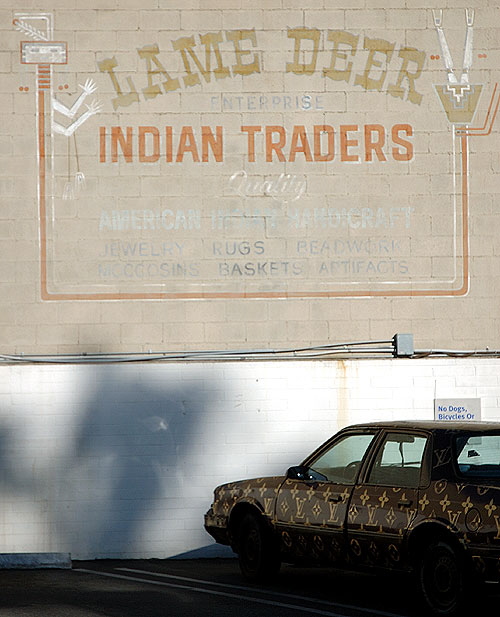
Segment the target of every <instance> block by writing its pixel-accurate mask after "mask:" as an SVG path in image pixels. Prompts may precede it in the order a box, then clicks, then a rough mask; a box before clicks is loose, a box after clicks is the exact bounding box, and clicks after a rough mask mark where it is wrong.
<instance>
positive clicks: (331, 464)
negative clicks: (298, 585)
mask: <svg viewBox="0 0 500 617" xmlns="http://www.w3.org/2000/svg"><path fill="white" fill-rule="evenodd" d="M375 435H376V431H375V430H372V431H369V432H362V431H357V432H345V433H341V434H339V435H338V436H337V437H335V438H334V439H333V440H332V441H331V442H329V443H327V444H326V445H325V446H324V447H322V448H320V449H319V450H318V451H316V452H315V453H313V455H311V457H309V458H308V459H306V461H305V462H304V464H303V465H301V466H299V467H293V468H291V469H290V470H289V473H288V475H287V478H286V480H285V481H284V483H283V484H282V485H281V487H280V489H279V492H278V495H277V500H276V511H275V523H276V527H277V529H278V531H279V533H280V538H281V547H282V552H283V553H284V554H285V555H286V554H288V555H290V556H292V557H293V558H301V557H307V558H313V559H314V560H316V561H324V562H329V563H334V562H336V561H339V560H341V559H342V557H343V556H344V555H345V549H346V546H345V529H346V527H345V524H346V515H347V509H348V506H349V500H350V497H351V493H352V491H353V488H354V484H355V482H356V479H357V477H358V473H359V470H360V469H361V466H362V464H363V461H364V460H365V458H366V457H367V453H368V451H369V448H370V445H371V444H372V442H373V441H374V438H375Z"/></svg>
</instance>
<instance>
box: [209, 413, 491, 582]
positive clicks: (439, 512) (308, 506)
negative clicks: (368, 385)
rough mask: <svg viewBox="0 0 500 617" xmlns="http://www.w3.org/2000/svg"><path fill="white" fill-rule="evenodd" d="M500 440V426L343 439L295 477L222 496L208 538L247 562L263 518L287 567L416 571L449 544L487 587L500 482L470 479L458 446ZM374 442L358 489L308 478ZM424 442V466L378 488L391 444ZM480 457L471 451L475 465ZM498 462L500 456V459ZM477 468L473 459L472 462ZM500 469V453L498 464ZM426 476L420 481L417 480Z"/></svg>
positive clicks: (245, 485) (437, 427)
mask: <svg viewBox="0 0 500 617" xmlns="http://www.w3.org/2000/svg"><path fill="white" fill-rule="evenodd" d="M485 434H490V435H500V424H494V423H474V424H472V423H471V424H465V423H464V424H450V423H443V422H411V423H410V422H390V423H371V424H366V425H357V426H352V427H348V428H346V429H343V430H342V431H341V432H340V433H338V434H337V435H335V436H334V437H333V438H332V439H330V440H329V441H328V442H326V443H325V444H324V445H323V446H321V447H320V448H318V449H317V450H316V451H315V452H313V453H312V454H311V455H310V456H309V457H308V458H307V459H306V460H305V461H304V463H303V464H302V465H301V466H300V467H296V468H291V470H289V473H288V474H287V475H286V476H279V477H270V478H258V479H252V480H243V481H239V482H233V483H230V484H225V485H222V486H219V487H217V488H216V490H215V493H214V502H213V504H212V507H211V508H210V510H209V511H208V512H207V514H206V515H205V528H206V530H207V531H208V532H209V533H210V534H211V535H212V536H213V537H214V538H215V540H216V541H217V542H220V543H222V544H229V545H231V546H232V547H233V550H235V551H236V552H238V525H239V522H240V521H241V519H242V516H243V515H244V513H246V512H250V511H252V512H256V513H258V514H259V516H260V517H261V518H262V520H263V521H264V522H265V524H266V525H267V528H268V530H269V531H270V532H271V534H272V535H273V537H274V538H276V539H277V540H278V542H279V547H280V554H281V556H282V559H283V560H284V561H290V562H297V561H302V560H308V561H313V562H317V563H322V564H332V565H337V566H342V565H349V567H352V566H360V567H366V566H368V567H376V568H384V569H397V570H411V568H412V566H413V564H414V557H415V554H416V553H417V552H418V550H419V549H420V548H421V546H422V545H423V544H424V543H425V542H426V541H428V539H429V538H430V537H435V536H437V535H443V536H445V537H447V538H449V539H453V542H456V543H457V545H460V547H461V548H462V549H463V554H464V556H465V557H466V560H467V564H468V565H470V566H471V567H472V568H473V570H474V572H475V573H476V574H477V575H478V576H479V577H480V578H481V579H483V580H495V581H499V580H500V477H499V476H498V475H496V477H495V474H493V477H490V478H487V477H466V476H465V475H464V474H463V473H461V471H460V468H459V466H458V465H457V452H456V448H457V446H456V444H457V439H461V438H462V436H463V435H466V436H468V437H471V438H472V439H473V440H474V439H478V438H481V436H483V435H485ZM364 435H367V436H368V438H369V439H371V441H370V444H369V446H368V447H367V449H366V451H365V453H364V457H363V459H362V460H361V461H358V462H357V463H359V464H358V465H357V468H356V475H355V476H353V478H352V480H348V481H344V482H339V481H331V480H328V481H324V478H323V477H321V476H317V477H305V478H304V477H301V473H302V471H303V470H304V469H308V468H309V465H310V463H311V462H314V461H318V460H321V456H322V453H324V452H328V451H329V449H333V447H332V446H335V445H336V444H339V443H341V442H342V440H345V439H346V438H349V437H351V438H354V437H361V438H362V437H363V436H364ZM388 436H392V439H393V441H394V443H404V442H405V441H411V439H414V440H420V441H421V443H422V444H423V446H422V447H423V454H422V460H421V463H420V465H419V467H418V468H416V467H415V466H414V467H413V468H412V467H411V466H407V467H405V466H404V465H403V466H401V467H399V468H397V469H396V468H390V469H389V468H386V471H385V473H387V469H389V471H390V473H391V474H394V473H395V472H397V474H400V476H399V478H398V477H396V476H397V474H396V475H395V476H394V482H393V483H390V482H388V481H386V480H382V481H378V482H375V481H372V480H371V479H372V478H374V477H375V476H374V475H373V471H372V470H373V468H374V466H375V465H376V461H377V460H378V459H380V456H381V449H382V447H383V444H385V443H387V441H388V440H389V439H390V437H388ZM476 454H477V453H476V452H475V451H474V449H469V451H468V455H469V456H471V457H474V456H475V455H476ZM495 456H496V455H495ZM471 460H473V459H471ZM497 463H498V466H499V468H500V453H499V458H498V460H497ZM417 473H418V478H416V474H417Z"/></svg>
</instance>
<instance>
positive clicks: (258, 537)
mask: <svg viewBox="0 0 500 617" xmlns="http://www.w3.org/2000/svg"><path fill="white" fill-rule="evenodd" d="M238 540H239V541H238V559H239V563H240V569H241V572H242V573H243V576H244V577H245V578H247V579H249V580H255V581H257V580H260V581H261V580H265V579H269V578H271V577H272V576H274V575H275V574H276V573H277V572H278V570H279V568H280V565H281V563H280V556H279V550H278V548H277V544H276V540H275V538H274V537H273V536H272V534H271V532H270V531H269V530H268V529H267V528H266V527H265V526H264V523H263V521H262V519H261V518H260V517H259V516H257V515H254V514H246V515H245V516H244V518H243V520H242V521H241V525H240V528H239V539H238Z"/></svg>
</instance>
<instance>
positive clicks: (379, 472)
mask: <svg viewBox="0 0 500 617" xmlns="http://www.w3.org/2000/svg"><path fill="white" fill-rule="evenodd" d="M428 442H429V437H428V435H426V434H423V433H419V432H411V431H409V432H402V431H387V432H385V433H384V435H383V437H382V438H381V439H380V441H379V444H378V445H377V449H376V451H375V453H374V454H373V457H372V460H371V461H370V464H369V465H368V466H367V468H366V469H365V470H364V474H363V477H361V478H360V482H359V483H358V485H357V486H356V487H355V488H354V490H353V493H352V498H351V503H350V507H349V512H348V517H347V535H348V542H349V552H350V556H351V559H352V560H354V561H357V562H361V563H364V564H367V565H374V566H381V567H389V568H399V567H402V566H403V562H402V555H401V549H402V544H403V541H404V537H405V532H406V530H407V529H408V527H409V526H410V524H411V522H412V520H413V518H414V517H415V515H416V513H417V509H418V499H419V487H421V486H424V485H426V484H428V483H429V474H428V469H429V466H428V464H427V461H426V458H427V453H428V451H429V447H428V445H429V444H428Z"/></svg>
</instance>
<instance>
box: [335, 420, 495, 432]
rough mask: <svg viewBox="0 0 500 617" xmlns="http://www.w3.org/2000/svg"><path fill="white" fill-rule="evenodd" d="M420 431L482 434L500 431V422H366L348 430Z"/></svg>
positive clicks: (349, 427) (353, 425) (348, 427)
mask: <svg viewBox="0 0 500 617" xmlns="http://www.w3.org/2000/svg"><path fill="white" fill-rule="evenodd" d="M354 428H355V429H370V428H376V429H384V428H385V429H394V430H397V429H404V430H413V429H420V430H424V431H430V432H450V431H452V432H457V433H461V432H464V433H483V432H485V431H500V422H465V421H464V422H449V421H443V420H441V421H439V420H393V421H390V422H368V423H364V424H352V425H350V426H347V427H346V428H345V429H344V430H348V429H354Z"/></svg>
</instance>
